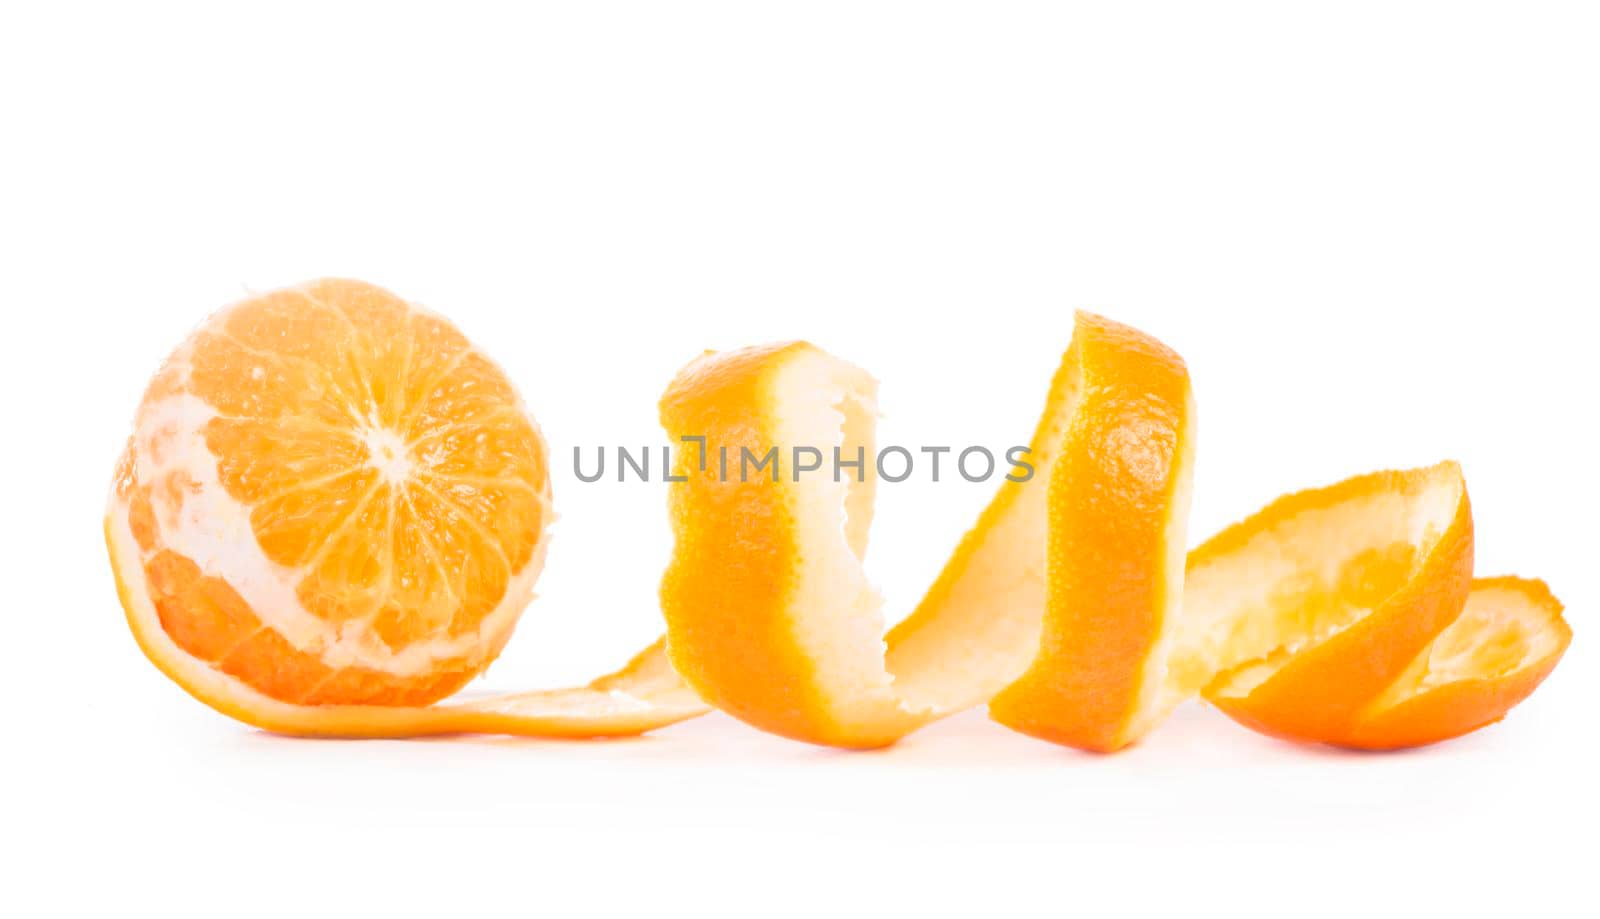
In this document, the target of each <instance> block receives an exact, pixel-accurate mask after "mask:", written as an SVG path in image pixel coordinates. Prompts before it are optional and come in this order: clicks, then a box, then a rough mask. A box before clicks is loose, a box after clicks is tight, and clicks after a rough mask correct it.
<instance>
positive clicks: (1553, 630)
mask: <svg viewBox="0 0 1600 919" xmlns="http://www.w3.org/2000/svg"><path fill="white" fill-rule="evenodd" d="M1508 610H1509V611H1511V615H1510V616H1509V617H1505V618H1503V619H1502V621H1498V622H1497V621H1495V618H1496V615H1495V614H1497V613H1498V614H1503V613H1505V612H1506V611H1508ZM1561 612H1562V608H1561V602H1560V601H1559V600H1557V599H1556V598H1555V596H1554V595H1553V594H1551V593H1550V589H1549V588H1548V587H1547V586H1545V584H1544V582H1543V581H1537V580H1529V579H1524V578H1515V577H1497V578H1479V579H1477V580H1475V581H1473V582H1472V592H1471V594H1470V595H1469V597H1468V600H1467V606H1466V608H1465V610H1464V611H1463V612H1462V614H1461V617H1460V618H1458V619H1457V620H1456V621H1455V622H1453V623H1452V624H1451V625H1450V626H1449V627H1448V628H1446V629H1445V630H1444V631H1443V632H1442V633H1441V634H1440V635H1439V636H1438V637H1437V638H1435V639H1434V641H1432V642H1430V643H1429V645H1428V647H1427V648H1426V649H1424V650H1423V651H1422V652H1421V653H1420V654H1419V655H1418V656H1417V658H1416V660H1415V661H1413V662H1412V665H1411V667H1409V668H1408V671H1413V672H1408V673H1407V675H1405V676H1402V677H1401V678H1400V679H1399V680H1397V681H1396V682H1394V683H1392V684H1390V685H1389V686H1387V687H1385V691H1384V692H1383V694H1382V695H1380V696H1378V697H1377V698H1375V699H1373V700H1371V701H1370V702H1369V703H1368V704H1367V705H1366V706H1364V707H1363V708H1361V709H1360V710H1359V711H1358V712H1356V713H1355V714H1354V715H1352V716H1350V717H1348V718H1346V719H1345V720H1344V721H1342V722H1340V723H1337V724H1335V725H1333V726H1331V727H1327V728H1324V729H1323V730H1321V731H1318V732H1317V733H1316V734H1314V735H1312V734H1308V733H1307V732H1306V731H1304V729H1303V725H1302V723H1301V722H1300V721H1299V720H1297V719H1296V718H1294V717H1293V715H1292V714H1291V715H1290V716H1289V717H1284V715H1283V713H1282V711H1281V710H1280V709H1277V708H1274V707H1272V706H1271V705H1270V704H1267V703H1263V702H1262V701H1261V700H1256V699H1254V693H1252V694H1251V696H1248V697H1246V698H1245V699H1243V700H1233V699H1226V698H1223V699H1215V700H1213V702H1214V704H1216V705H1217V707H1218V708H1220V709H1221V710H1222V711H1223V712H1225V713H1226V714H1227V715H1228V716H1229V717H1231V718H1233V719H1234V720H1235V721H1238V722H1239V723H1240V724H1243V725H1245V726H1246V727H1249V728H1252V729H1254V730H1256V731H1259V732H1261V733H1263V734H1268V735H1271V736H1274V737H1279V738H1283V739H1285V740H1302V741H1303V740H1312V741H1318V742H1322V743H1328V744H1333V745H1335V746H1341V747H1348V748H1351V749H1357V750H1397V749H1403V748H1407V747H1418V746H1423V745H1426V744H1432V743H1438V742H1439V741H1442V740H1449V739H1451V738H1454V737H1460V736H1461V735H1463V734H1468V733H1471V732H1472V731H1476V730H1477V729H1479V728H1481V727H1485V726H1487V725H1490V724H1493V723H1495V722H1497V721H1499V720H1500V719H1502V718H1504V717H1505V716H1506V714H1507V713H1508V712H1509V711H1510V710H1511V709H1512V708H1513V707H1515V706H1516V705H1517V704H1518V703H1520V702H1522V701H1523V700H1524V699H1526V698H1527V697H1528V696H1529V695H1531V694H1532V693H1533V691H1534V690H1535V689H1537V688H1538V686H1539V684H1540V683H1542V682H1544V679H1545V677H1547V676H1549V675H1550V672H1551V671H1552V670H1554V669H1555V666H1556V664H1557V663H1559V662H1560V660H1561V656H1562V654H1563V653H1565V651H1566V649H1567V646H1568V645H1569V644H1571V642H1572V629H1571V628H1569V627H1568V626H1567V623H1566V621H1565V620H1564V619H1563V618H1562V615H1561ZM1455 632H1460V633H1462V635H1461V637H1462V638H1463V639H1465V640H1468V641H1471V642H1472V643H1473V644H1474V645H1476V646H1477V647H1478V648H1480V649H1484V648H1493V647H1494V646H1495V645H1497V644H1506V643H1509V644H1512V645H1514V646H1515V647H1513V648H1511V649H1510V650H1511V653H1510V654H1508V655H1505V658H1506V659H1505V660H1503V661H1502V662H1501V663H1500V665H1499V666H1497V667H1492V668H1490V669H1488V670H1487V672H1483V673H1481V675H1473V674H1471V673H1466V674H1454V675H1453V678H1452V679H1449V680H1448V681H1444V682H1437V683H1434V684H1432V685H1431V686H1426V687H1419V686H1418V685H1417V684H1418V683H1419V682H1421V681H1422V680H1424V679H1425V678H1426V674H1427V672H1428V670H1429V664H1430V663H1431V661H1430V658H1431V657H1432V654H1431V652H1432V651H1434V650H1435V648H1436V647H1437V646H1440V645H1449V644H1451V643H1452V638H1453V637H1454V636H1453V634H1452V633H1455ZM1530 646H1537V647H1530Z"/></svg>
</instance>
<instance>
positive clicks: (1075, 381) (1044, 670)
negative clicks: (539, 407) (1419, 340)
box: [105, 280, 1571, 751]
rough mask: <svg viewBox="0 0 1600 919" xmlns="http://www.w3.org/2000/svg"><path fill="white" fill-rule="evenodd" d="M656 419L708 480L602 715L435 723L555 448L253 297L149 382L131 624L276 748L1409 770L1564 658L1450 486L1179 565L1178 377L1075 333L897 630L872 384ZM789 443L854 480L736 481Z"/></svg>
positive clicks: (485, 710)
mask: <svg viewBox="0 0 1600 919" xmlns="http://www.w3.org/2000/svg"><path fill="white" fill-rule="evenodd" d="M660 408H661V418H662V423H663V426H664V427H665V428H666V430H667V431H668V433H669V434H670V435H672V436H673V437H675V438H683V439H685V440H692V439H696V438H704V439H703V440H701V441H700V443H701V445H702V446H701V450H702V451H716V453H715V455H716V457H717V458H716V459H715V460H712V461H710V462H708V461H707V460H708V459H710V457H708V456H707V455H706V453H701V454H700V455H698V456H697V455H696V452H695V451H694V450H692V449H680V450H678V451H676V452H675V465H674V469H673V472H674V473H675V474H676V476H678V477H679V478H678V479H677V480H675V481H674V484H673V485H672V486H671V490H670V497H669V517H670V521H671V524H672V529H673V534H674V538H675V542H674V550H673V554H672V558H671V561H670V562H669V565H668V568H667V571H666V572H665V574H664V575H663V578H662V582H661V591H660V596H661V607H662V611H663V614H664V617H665V620H666V625H667V634H666V636H665V637H664V638H663V639H662V640H660V641H658V642H656V643H655V644H654V645H652V646H651V647H650V648H648V649H646V650H645V651H643V652H641V653H640V654H639V655H638V656H636V657H635V658H634V659H633V661H632V662H630V664H629V665H628V666H627V667H625V668H623V669H622V670H620V671H618V672H617V673H614V674H611V675H609V676H606V677H602V678H600V679H598V680H596V681H594V682H592V683H591V684H589V685H588V686H585V687H579V688H572V689H556V690H543V691H534V692H525V693H512V694H505V695H499V696H491V697H487V698H479V699H472V700H468V701H445V700H446V698H447V697H448V696H450V695H451V694H452V693H454V692H455V691H456V690H458V689H459V688H460V687H461V686H463V685H464V684H465V683H467V682H468V681H470V680H471V679H472V678H473V677H475V676H476V675H477V674H479V673H481V672H482V670H483V669H484V668H485V667H487V666H488V664H489V663H490V662H491V661H492V660H493V659H494V658H495V656H496V655H497V654H498V653H499V651H500V649H501V648H502V647H503V646H504V644H505V642H506V641H507V640H508V639H509V637H510V634H511V631H512V628H513V627H514V625H515V622H516V619H517V617H518V616H519V615H520V613H521V611H522V608H523V607H524V606H525V605H526V603H527V602H528V600H529V599H530V598H531V595H532V594H531V591H532V584H533V581H534V579H535V578H536V577H537V575H538V572H539V570H540V568H541V566H542V563H543V557H544V550H545V548H546V546H547V543H548V527H547V525H548V522H549V520H550V516H551V515H550V483H549V477H548V474H547V471H546V467H545V459H546V448H545V445H544V441H543V439H542V437H541V436H540V435H539V432H538V429H537V427H536V426H535V425H534V424H533V421H532V419H531V418H530V417H528V415H527V412H526V410H525V409H524V408H523V406H522V403H521V401H520V399H519V398H518V397H517V395H516V393H515V390H514V389H513V388H512V386H511V384H510V382H509V380H508V379H507V378H506V377H505V375H504V373H503V372H502V371H501V370H500V369H499V368H498V367H497V366H496V365H495V364H494V363H493V362H492V361H490V360H488V359H487V358H486V357H485V356H483V355H482V354H481V352H479V351H478V350H477V349H476V348H474V347H473V346H472V345H471V343H470V342H468V341H467V340H466V339H465V338H464V337H463V336H462V335H461V334H460V333H459V332H458V331H456V330H455V328H454V327H453V326H451V325H450V324H449V323H448V322H446V321H445V320H443V319H442V318H440V317H438V316H436V315H434V314H432V313H429V312H428V311H426V310H423V309H421V308H418V307H416V306H414V305H412V304H409V303H407V302H405V301H403V300H401V299H400V298H398V297H395V296H394V295H393V294H390V293H388V292H387V291H384V290H382V289H380V288H376V287H372V286H371V285H366V284H362V283H360V282H354V281H339V280H331V281H320V282H314V283H312V284H308V285H303V286H301V287H298V288H291V289H288V290H284V291H277V292H273V293H270V294H266V295H263V296H261V297H255V298H251V299H249V300H246V301H244V302H242V303H240V304H236V305H234V306H232V307H230V308H228V309H226V310H224V311H222V312H221V313H219V314H217V315H216V316H214V317H212V319H210V320H209V321H208V322H207V323H205V324H204V325H202V326H201V327H200V328H199V329H198V330H197V331H196V332H195V333H194V334H193V335H192V336H191V337H190V338H189V339H188V340H187V341H186V342H185V343H184V344H183V345H181V346H180V347H179V349H178V350H177V351H176V352H175V353H174V355H173V356H172V358H170V359H169V360H168V362H167V363H166V364H165V365H164V366H163V369H162V370H161V372H160V373H158V374H157V376H156V378H155V380H154V381H153V382H152V384H151V386H150V388H149V390H148V391H147V393H146V396H145V399H144V401H143V403H142V404H141V406H140V409H139V413H138V416H137V419H136V423H135V431H134V435H133V437H132V438H130V441H129V445H128V448H127V450H126V451H125V453H124V455H123V458H122V461H121V462H120V463H119V464H118V470H117V474H116V476H115V481H114V486H113V489H112V492H111V496H110V498H109V501H108V507H107V513H106V517H105V535H106V542H107V546H108V549H109V552H110V556H111V562H112V568H113V572H114V573H115V575H116V580H117V588H118V593H119V596H120V597H121V600H122V603H123V607H124V609H125V612H126V614H127V619H128V623H129V625H130V627H131V629H132V631H133V634H134V636H135V638H136V640H137V641H138V643H139V646H140V647H141V648H142V649H143V650H144V652H145V653H146V655H147V656H148V657H149V658H150V659H151V660H152V661H153V662H154V663H155V664H156V665H157V667H159V668H160V669H161V670H162V671H163V672H164V673H166V674H167V675H168V676H169V677H171V678H172V679H173V680H174V681H175V682H177V683H178V684H179V685H180V686H182V687H183V688H184V689H186V690H187V691H188V692H189V693H190V694H192V695H194V696H195V697H196V698H198V699H200V700H201V701H203V702H205V703H207V704H208V705H210V706H212V707H213V708H215V709H217V710H218V711H221V712H223V713H224V714H227V715H230V716H231V717H234V718H237V719H239V720H241V721H244V722H246V723H249V724H253V725H256V726H259V727H262V728H265V729H268V730H272V731H277V732H282V733H288V734H297V735H310V736H350V737H404V736H416V735H426V734H448V733H463V732H486V733H487V732H493V733H507V734H522V735H529V736H551V737H591V736H611V735H626V734H635V733H641V732H644V731H648V730H651V729H654V728H658V727H662V726H665V725H668V724H672V723H674V722H677V721H681V720H684V719H686V718H692V717H694V716H696V715H699V714H703V713H705V712H707V711H709V710H711V708H713V707H715V708H720V709H722V710H723V711H726V712H727V713H729V714H731V715H733V716H734V717H736V718H739V719H740V720H743V721H745V722H747V723H749V724H752V725H754V726H756V727H758V728H761V729H763V730H766V731H770V732H773V733H776V734H780V735H783V736H786V737H791V738H795V739H799V740H803V741H808V742H812V743H818V744H827V745H833V746H840V747H850V748H867V747H878V746H883V745H886V744H890V743H893V742H894V741H896V740H898V739H899V738H901V737H903V736H905V735H906V734H907V733H910V732H911V731H914V730H916V729H917V728H919V727H921V726H923V725H925V724H927V723H929V722H931V721H933V720H936V719H938V718H941V717H944V716H946V715H949V714H952V713H954V712H958V711H962V710H964V709H967V708H971V707H973V706H976V705H980V704H984V703H985V702H987V703H989V706H990V713H991V715H992V717H993V718H994V719H995V720H997V721H999V722H1000V723H1002V724H1005V725H1007V726H1009V727H1012V728H1014V729H1016V730H1019V731H1023V732H1025V733H1028V734H1031V735H1034V736H1037V737H1041V738H1044V739H1047V740H1050V741H1053V742H1056V743H1061V744H1067V745H1071V746H1076V747H1080V748H1084V749H1089V750H1097V751H1110V750H1115V749H1119V748H1121V747H1124V746H1126V745H1128V744H1131V743H1134V742H1136V741H1137V740H1139V739H1140V738H1141V737H1143V736H1145V735H1146V734H1147V733H1148V732H1149V731H1151V730H1152V729H1153V728H1154V727H1155V726H1156V725H1158V724H1159V723H1160V721H1161V719H1162V718H1163V717H1165V715H1166V714H1167V713H1168V712H1170V711H1171V710H1172V708H1173V707H1175V706H1176V705H1178V704H1180V703H1182V702H1184V701H1185V700H1188V699H1192V698H1196V697H1203V698H1205V699H1206V700H1208V701H1209V702H1211V703H1212V704H1213V705H1215V706H1217V707H1218V708H1219V709H1221V710H1222V711H1224V712H1225V713H1227V714H1228V715H1229V716H1230V717H1232V718H1233V719H1235V720H1236V721H1238V722H1240V723H1242V724H1244V725H1246V726H1248V727H1251V728H1254V729H1256V730H1259V731H1262V732H1265V733H1269V734H1273V735H1275V736H1280V737H1285V738H1290V739H1293V740H1298V741H1309V742H1322V743H1332V744H1339V745H1344V746H1350V747H1358V748H1368V749H1387V748H1394V747H1404V746H1413V745H1417V744H1423V743H1431V742H1434V741H1437V740H1442V739H1446V738H1448V737H1453V736H1458V735H1460V734H1462V733H1466V732H1468V731H1471V730H1474V729H1476V728H1478V727H1481V726H1483V725H1485V724H1488V723H1492V722H1493V721H1496V720H1498V719H1499V718H1501V717H1503V716H1504V714H1505V713H1506V711H1508V710H1509V709H1510V708H1511V707H1512V706H1514V705H1515V704H1517V703H1518V702H1520V701H1521V700H1522V699H1524V698H1526V697H1527V695H1528V694H1529V693H1531V692H1532V691H1533V689H1534V688H1535V687H1537V686H1538V685H1539V683H1540V681H1541V680H1543V679H1544V678H1545V677H1546V676H1547V675H1548V674H1549V673H1550V671H1551V670H1552V669H1553V668H1554V666H1555V665H1556V663H1557V662H1558V661H1559V659H1560V657H1561V654H1562V652H1563V651H1564V650H1565V648H1566V646H1567V644H1568V642H1569V641H1570V637H1571V633H1570V630H1569V629H1568V628H1567V626H1566V623H1565V622H1564V620H1563V619H1562V611H1561V607H1560V604H1559V602H1557V601H1556V600H1555V598H1554V597H1553V596H1552V595H1551V594H1550V593H1549V591H1548V589H1546V588H1545V587H1544V585H1543V584H1542V583H1540V582H1536V581H1526V580H1520V579H1516V578H1497V579H1486V580H1480V581H1476V582H1474V581H1473V580H1472V545H1473V543H1472V536H1473V534H1472V518H1471V510H1470V503H1469V501H1468V498H1467V492H1466V486H1465V483H1464V481H1463V480H1462V477H1461V473H1460V469H1459V468H1458V467H1457V466H1456V465H1455V464H1453V463H1442V464H1439V465H1437V466H1433V467H1429V468H1426V469H1416V470H1408V471H1400V472H1381V473H1374V474H1370V475H1366V476H1359V477H1357V478H1354V479H1350V480H1348V481H1346V482H1343V483H1340V484H1338V485H1334V486H1330V487H1327V488H1321V489H1313V490H1310V491H1305V492H1301V493H1298V494H1294V495H1290V496H1287V497H1285V498H1281V499H1279V500H1278V501H1275V502H1273V503H1272V504H1270V505H1268V506H1267V507H1266V508H1264V509H1263V510H1262V511H1261V512H1259V513H1257V514H1256V515H1254V516H1252V517H1250V518H1249V519H1247V520H1245V521H1243V522H1242V523H1240V524H1237V525H1235V526H1233V527H1230V528H1228V529H1226V530H1224V531H1223V532H1222V533H1220V534H1218V535H1217V536H1216V537H1214V538H1212V539H1211V540H1209V541H1207V542H1206V543H1205V544H1203V545H1201V546H1200V547H1199V548H1197V549H1196V550H1195V551H1194V552H1192V553H1187V554H1186V553H1185V551H1184V550H1185V540H1186V537H1187V514H1188V505H1189V491H1190V482H1191V478H1192V467H1193V461H1194V402H1193V396H1192V393H1191V389H1190V384H1189V377H1188V372H1187V369H1186V368H1185V366H1184V363H1183V361H1182V359H1181V358H1180V357H1179V356H1178V355H1177V354H1176V353H1174V352H1173V351H1172V350H1170V349H1169V348H1167V347H1166V346H1165V345H1163V344H1161V343H1160V342H1159V341H1157V340H1155V339H1154V338H1151V337H1150V336H1148V335H1145V334H1144V333H1141V332H1139V331H1137V330H1134V329H1131V328H1129V327H1127V326H1123V325H1120V324H1118V323H1115V322H1112V321H1110V320H1107V319H1104V318H1102V317H1098V316H1094V315H1092V314H1088V313H1080V314H1078V318H1077V324H1076V329H1075V332H1074V335H1073V339H1072V343H1071V346H1070V347H1069V349H1068V351H1067V352H1066V355H1065V356H1064V358H1063V360H1062V363H1061V366H1060V368H1059V370H1058V371H1057V372H1056V374H1055V377H1054V379H1053V381H1052V383H1051V386H1050V390H1049V393H1048V395H1047V397H1046V401H1045V408H1044V411H1043V413H1042V416H1041V418H1040V420H1039V423H1038V425H1037V426H1036V429H1035V431H1034V435H1033V437H1032V439H1031V441H1030V444H1029V452H1028V454H1027V461H1028V464H1029V468H1031V470H1032V474H1031V475H1029V476H1015V475H1013V476H1007V478H1006V480H1005V481H1004V482H1002V484H1001V485H1000V486H999V488H998V490H997V492H996V494H995V496H994V498H993V499H992V500H991V502H990V503H989V505H988V506H987V507H986V508H985V510H984V511H983V512H982V514H981V515H980V516H979V518H978V521H977V522H976V524H975V525H974V527H973V528H972V529H971V530H970V531H969V532H968V533H967V534H966V535H965V536H964V537H963V538H962V540H961V541H960V543H959V545H958V546H957V548H956V550H955V552H954V553H953V554H952V556H951V558H950V560H949V561H948V562H947V564H946V565H945V567H944V569H943V571H942V572H941V573H940V575H939V577H938V578H937V579H936V580H935V581H934V583H933V585H932V586H931V587H930V588H929V590H928V592H927V593H926V595H925V596H924V597H923V599H922V601H921V602H920V603H919V604H918V606H917V607H916V609H915V610H914V611H913V612H912V613H911V615H910V616H908V617H907V618H906V619H905V620H904V621H902V622H900V623H899V624H897V625H895V626H894V627H893V628H892V629H888V630H887V631H886V630H885V620H884V617H883V613H882V610H881V605H882V604H881V598H880V597H879V595H878V593H877V592H876V590H875V589H874V588H873V587H872V584H871V582H870V580H869V579H868V577H867V575H866V570H865V567H864V559H865V555H866V550H867V542H868V531H869V528H870V525H871V517H872V504H873V494H874V490H875V487H876V481H875V480H876V474H875V469H874V462H873V458H874V457H875V456H876V452H877V451H876V449H875V443H874V419H875V414H876V383H875V381H873V379H872V378H871V377H870V376H869V375H867V374H866V373H865V372H864V371H862V370H861V369H860V368H857V367H855V366H854V365H851V364H849V363H847V362H844V361H841V360H839V359H837V358H834V357H832V356H830V355H828V354H827V353H825V352H823V351H822V350H820V349H818V348H816V347H814V346H812V345H810V344H807V343H804V342H790V343H785V344H780V345H769V346H764V347H757V348H747V349H743V350H738V351H731V352H724V353H708V354H707V355H704V356H702V357H701V358H698V359H696V360H695V361H693V362H691V363H690V364H689V365H688V366H687V367H685V368H684V370H682V371H681V372H680V373H679V374H678V375H677V377H676V378H675V379H674V380H673V382H672V383H671V385H670V386H669V387H668V389H667V391H666V394H665V395H664V396H663V397H662V400H661V405H660ZM795 446H809V447H815V448H821V449H823V450H826V449H829V448H831V449H833V450H835V451H836V460H835V463H836V465H835V469H836V470H837V469H851V470H852V473H853V474H846V475H844V476H842V477H841V476H840V475H837V474H835V475H832V476H830V475H823V474H814V475H809V476H804V477H802V476H800V475H798V474H792V475H784V474H781V473H780V468H779V466H778V465H774V466H773V467H772V469H771V475H770V476H769V475H767V474H766V472H767V471H766V470H765V469H758V474H756V475H754V476H750V475H746V474H742V469H743V466H742V460H741V457H742V454H743V452H744V451H745V450H746V449H748V450H749V451H750V452H751V453H752V454H754V455H755V456H756V457H758V458H759V457H761V456H764V455H766V454H767V452H768V451H769V450H770V449H772V448H774V447H776V448H778V450H779V456H786V455H790V453H789V451H790V448H791V447H795ZM722 451H727V452H728V453H729V454H731V455H732V457H733V462H734V463H735V464H736V465H737V466H738V468H739V469H740V470H741V474H735V475H729V474H727V473H725V472H724V466H723V463H722V461H721V456H722ZM857 458H859V459H860V460H861V464H860V465H859V466H849V465H841V464H839V460H844V461H846V463H848V462H852V461H854V460H856V459H857Z"/></svg>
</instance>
